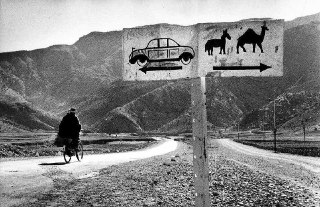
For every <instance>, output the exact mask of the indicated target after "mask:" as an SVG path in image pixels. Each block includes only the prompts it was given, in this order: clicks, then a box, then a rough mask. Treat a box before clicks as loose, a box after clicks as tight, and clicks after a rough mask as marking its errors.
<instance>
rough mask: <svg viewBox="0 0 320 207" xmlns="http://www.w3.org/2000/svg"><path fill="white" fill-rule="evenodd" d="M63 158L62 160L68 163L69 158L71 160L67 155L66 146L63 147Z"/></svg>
mask: <svg viewBox="0 0 320 207" xmlns="http://www.w3.org/2000/svg"><path fill="white" fill-rule="evenodd" d="M63 158H64V161H65V162H66V163H69V162H70V160H71V156H69V155H68V154H67V147H65V148H64V151H63Z"/></svg>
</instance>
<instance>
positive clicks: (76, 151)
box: [63, 139, 83, 163]
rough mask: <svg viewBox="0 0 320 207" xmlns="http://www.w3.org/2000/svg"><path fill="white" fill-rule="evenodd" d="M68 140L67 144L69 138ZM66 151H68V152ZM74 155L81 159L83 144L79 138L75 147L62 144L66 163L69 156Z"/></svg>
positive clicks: (69, 158)
mask: <svg viewBox="0 0 320 207" xmlns="http://www.w3.org/2000/svg"><path fill="white" fill-rule="evenodd" d="M68 142H69V144H70V143H71V141H70V139H69V140H68ZM68 152H70V153H68ZM74 155H75V156H76V157H77V159H78V161H79V162H81V160H82V159H83V145H82V142H81V140H79V142H78V148H77V149H75V148H70V147H69V149H68V146H67V145H65V146H64V151H63V158H64V161H65V162H66V163H69V162H70V160H71V157H72V156H74Z"/></svg>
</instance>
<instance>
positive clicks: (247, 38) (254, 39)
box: [237, 21, 269, 54]
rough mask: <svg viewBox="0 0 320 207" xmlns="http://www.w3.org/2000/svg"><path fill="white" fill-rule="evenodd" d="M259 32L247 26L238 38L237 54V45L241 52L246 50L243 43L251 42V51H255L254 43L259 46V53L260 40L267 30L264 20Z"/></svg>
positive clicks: (261, 40)
mask: <svg viewBox="0 0 320 207" xmlns="http://www.w3.org/2000/svg"><path fill="white" fill-rule="evenodd" d="M261 28H262V29H261V34H260V35H258V34H257V33H256V32H255V31H254V30H253V29H251V28H249V29H248V30H247V31H246V32H245V33H244V34H243V35H242V36H240V37H239V38H238V43H237V54H239V47H241V48H242V49H243V52H246V49H245V48H244V45H245V44H252V46H253V52H254V53H255V50H256V45H258V46H259V48H260V50H261V53H263V49H262V44H261V43H262V42H263V40H264V36H265V34H266V31H268V30H269V29H268V27H267V26H266V21H264V22H263V26H261Z"/></svg>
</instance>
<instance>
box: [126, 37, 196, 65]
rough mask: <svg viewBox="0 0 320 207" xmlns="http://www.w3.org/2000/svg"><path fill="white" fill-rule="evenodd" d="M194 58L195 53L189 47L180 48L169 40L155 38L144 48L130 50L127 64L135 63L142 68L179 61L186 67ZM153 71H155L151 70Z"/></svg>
mask: <svg viewBox="0 0 320 207" xmlns="http://www.w3.org/2000/svg"><path fill="white" fill-rule="evenodd" d="M194 56H195V52H194V50H193V49H192V48H191V47H189V46H181V45H179V44H178V43H177V42H176V41H174V40H173V39H171V38H156V39H152V40H150V41H149V43H148V45H147V47H146V48H143V49H135V48H132V52H131V54H130V56H129V62H130V63H131V64H135V63H137V64H138V65H139V66H141V67H143V68H146V67H148V65H149V64H150V63H154V62H168V61H169V62H173V61H181V62H182V63H183V64H184V65H187V64H189V63H190V62H191V60H192V59H193V58H194ZM166 65H167V64H166ZM164 69H166V70H170V68H169V67H164ZM164 69H162V70H164ZM175 69H176V68H175ZM181 69H182V67H181ZM150 70H151V69H150ZM153 70H155V69H154V68H153ZM157 70H161V66H160V67H159V66H157ZM145 71H148V70H145Z"/></svg>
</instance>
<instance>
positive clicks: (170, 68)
mask: <svg viewBox="0 0 320 207" xmlns="http://www.w3.org/2000/svg"><path fill="white" fill-rule="evenodd" d="M139 70H141V71H142V72H144V73H145V74H147V71H156V70H182V66H169V67H145V68H140V69H139Z"/></svg>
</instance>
